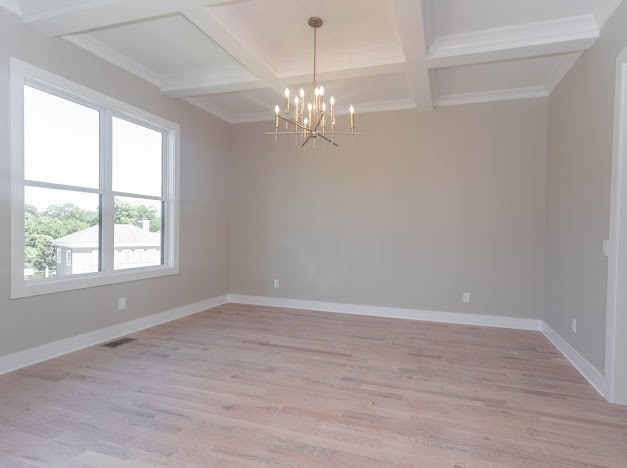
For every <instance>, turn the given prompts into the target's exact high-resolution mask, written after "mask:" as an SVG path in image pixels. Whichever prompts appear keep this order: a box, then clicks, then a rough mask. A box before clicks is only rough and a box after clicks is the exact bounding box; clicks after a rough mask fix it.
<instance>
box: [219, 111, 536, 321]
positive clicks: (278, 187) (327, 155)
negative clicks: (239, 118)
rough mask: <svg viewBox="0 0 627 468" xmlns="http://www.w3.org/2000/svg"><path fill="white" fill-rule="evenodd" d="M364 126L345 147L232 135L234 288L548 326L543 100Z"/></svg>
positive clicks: (259, 127)
mask: <svg viewBox="0 0 627 468" xmlns="http://www.w3.org/2000/svg"><path fill="white" fill-rule="evenodd" d="M357 118H358V123H359V125H360V126H361V129H362V130H364V131H366V132H367V133H368V135H366V136H362V137H358V138H355V142H354V143H351V139H350V138H344V139H343V140H342V145H343V148H342V149H341V150H339V151H337V150H334V149H332V148H330V147H329V146H322V145H321V144H319V145H318V149H317V150H316V151H302V150H301V149H300V148H299V147H296V146H295V145H294V144H293V141H289V142H288V141H280V142H279V143H275V142H274V138H273V137H271V136H265V135H263V132H264V130H268V129H271V127H272V122H271V121H268V122H266V123H259V124H241V125H236V126H235V127H234V129H233V143H232V154H231V159H230V174H229V181H230V183H229V188H230V192H229V248H230V269H229V291H230V292H231V293H235V294H250V295H263V296H279V297H287V298H296V299H310V300H320V301H331V302H342V303H355V304H368V305H379V306H392V307H409V308H416V309H423V310H441V311H450V312H468V313H478V314H492V315H505V316H514V317H529V318H541V316H542V297H543V272H544V232H545V182H546V148H547V125H548V122H547V118H548V100H547V99H533V100H525V101H512V102H503V103H489V104H479V105H468V106H463V107H456V108H446V109H439V110H437V111H434V112H416V111H405V112H389V113H377V114H369V115H363V116H361V115H358V116H357ZM275 278H277V279H279V280H280V281H281V287H280V289H273V286H272V280H273V279H275ZM462 291H470V292H471V293H472V302H471V303H470V304H462V301H461V296H462Z"/></svg>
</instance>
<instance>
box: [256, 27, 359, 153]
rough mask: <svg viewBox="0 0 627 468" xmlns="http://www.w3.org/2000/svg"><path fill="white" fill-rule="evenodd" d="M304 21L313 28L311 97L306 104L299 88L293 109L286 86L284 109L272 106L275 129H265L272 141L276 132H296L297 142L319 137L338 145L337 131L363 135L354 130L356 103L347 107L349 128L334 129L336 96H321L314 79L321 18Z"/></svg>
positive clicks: (314, 140)
mask: <svg viewBox="0 0 627 468" xmlns="http://www.w3.org/2000/svg"><path fill="white" fill-rule="evenodd" d="M307 24H309V26H311V27H312V28H313V30H314V54H313V93H312V94H313V99H312V100H311V101H309V102H308V103H307V105H306V106H305V90H304V89H303V88H301V89H300V91H299V92H298V94H297V95H295V96H294V104H293V109H292V106H291V105H290V104H291V103H290V95H291V94H292V93H291V92H290V90H289V88H285V92H284V96H285V105H284V109H283V112H281V108H280V107H279V105H278V104H277V105H276V106H275V107H274V132H266V135H274V137H275V141H277V140H278V136H279V135H295V137H296V142H297V143H300V146H305V145H306V144H307V143H310V144H311V145H312V146H313V147H315V145H316V140H317V139H318V138H320V139H322V140H324V141H326V142H327V143H331V144H332V145H335V146H339V145H338V144H337V143H336V142H335V136H336V135H363V134H362V133H357V132H355V107H353V106H352V105H351V106H350V107H349V123H350V131H336V129H335V124H336V122H335V98H334V97H333V96H331V98H330V99H329V104H328V105H327V103H326V101H325V100H324V92H325V90H324V86H322V85H318V82H317V80H316V53H317V41H316V40H317V31H318V28H320V27H321V26H322V24H323V21H322V20H321V19H320V18H318V17H317V16H312V17H311V18H309V19H308V20H307ZM280 120H283V121H285V130H284V131H279V122H280Z"/></svg>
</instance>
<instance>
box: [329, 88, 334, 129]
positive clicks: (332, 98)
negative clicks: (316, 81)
mask: <svg viewBox="0 0 627 468" xmlns="http://www.w3.org/2000/svg"><path fill="white" fill-rule="evenodd" d="M329 103H330V104H331V125H332V126H333V125H335V98H334V97H333V96H331V99H329ZM331 128H333V127H331Z"/></svg>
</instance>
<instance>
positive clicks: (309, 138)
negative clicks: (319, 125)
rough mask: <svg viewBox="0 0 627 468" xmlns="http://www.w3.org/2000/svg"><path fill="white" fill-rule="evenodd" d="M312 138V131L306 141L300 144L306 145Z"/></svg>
mask: <svg viewBox="0 0 627 468" xmlns="http://www.w3.org/2000/svg"><path fill="white" fill-rule="evenodd" d="M309 140H311V133H310V134H309V136H308V137H307V138H306V139H305V141H303V144H302V145H300V146H305V145H306V144H307V142H308V141H309Z"/></svg>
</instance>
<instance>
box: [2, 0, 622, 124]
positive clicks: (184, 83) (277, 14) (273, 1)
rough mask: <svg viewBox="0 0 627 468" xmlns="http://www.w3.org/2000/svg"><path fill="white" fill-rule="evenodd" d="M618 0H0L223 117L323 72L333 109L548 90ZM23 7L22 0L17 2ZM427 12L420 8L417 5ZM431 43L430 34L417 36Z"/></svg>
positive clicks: (260, 104)
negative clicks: (317, 21)
mask: <svg viewBox="0 0 627 468" xmlns="http://www.w3.org/2000/svg"><path fill="white" fill-rule="evenodd" d="M619 4H620V1H619V0H505V1H504V0H472V1H471V0H421V1H418V0H88V1H87V0H0V7H1V6H4V7H5V8H7V9H9V10H10V11H13V12H16V13H18V14H19V13H20V11H21V14H22V16H23V17H24V18H26V21H25V23H26V24H27V25H28V27H30V28H34V29H37V30H38V31H39V32H40V33H42V34H45V35H48V36H50V37H57V36H61V37H65V38H66V39H67V40H68V41H70V42H72V43H74V44H75V45H77V46H79V47H83V48H84V49H85V50H87V51H89V52H91V53H93V54H96V55H98V56H99V57H101V58H103V59H104V60H108V61H109V62H111V63H112V64H114V65H116V66H118V67H121V68H123V69H125V70H127V71H129V72H130V73H134V74H135V75H137V76H139V77H141V78H143V79H145V80H147V81H149V82H150V83H152V84H154V85H156V86H158V87H159V88H160V89H161V90H162V91H163V92H164V93H167V94H169V95H170V96H173V97H179V98H183V99H187V100H188V101H190V102H192V103H194V104H196V105H198V106H199V107H201V108H202V109H204V110H206V111H207V112H210V113H212V114H214V115H217V116H219V117H220V118H223V119H225V120H227V121H229V122H242V121H250V120H265V119H270V120H271V119H272V109H273V107H274V104H275V103H277V102H278V101H280V100H282V98H281V95H282V90H283V88H284V87H285V86H286V85H287V84H293V83H296V84H297V85H296V86H292V89H298V88H299V86H298V83H300V82H303V84H302V86H303V87H304V88H305V89H306V90H307V91H308V92H310V90H311V83H310V80H312V73H313V30H312V28H311V27H310V26H308V25H307V19H308V18H309V17H310V16H319V17H320V18H322V19H323V20H324V25H323V27H322V28H321V29H319V30H318V54H317V61H316V65H317V72H318V79H319V80H320V81H321V82H322V83H323V84H324V85H325V88H326V92H327V95H331V94H333V95H335V97H336V100H337V103H338V111H339V112H344V111H345V110H346V109H347V107H348V105H349V104H354V105H355V107H356V108H357V112H370V111H379V110H392V109H410V108H412V109H431V108H433V107H434V106H442V105H454V104H455V105H458V104H461V103H467V102H481V101H495V100H503V99H520V98H523V97H535V96H546V95H548V94H550V93H551V92H552V90H553V89H554V88H555V86H557V84H558V83H559V81H560V80H561V79H562V78H563V76H564V75H565V74H566V73H568V70H569V69H570V67H572V65H573V64H574V63H575V62H576V60H577V59H578V57H579V56H580V55H581V53H582V52H583V51H585V50H587V49H589V48H590V47H592V45H593V44H594V42H595V41H596V40H597V39H598V37H599V36H600V34H601V33H602V28H603V25H604V24H605V22H606V21H607V19H608V18H609V17H610V16H611V14H612V13H613V11H614V10H615V9H616V7H617V6H618V5H619ZM18 6H19V7H18ZM421 6H422V8H421ZM425 39H426V40H425Z"/></svg>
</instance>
